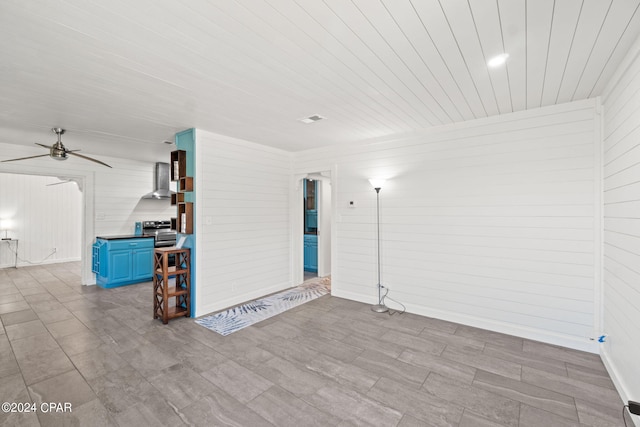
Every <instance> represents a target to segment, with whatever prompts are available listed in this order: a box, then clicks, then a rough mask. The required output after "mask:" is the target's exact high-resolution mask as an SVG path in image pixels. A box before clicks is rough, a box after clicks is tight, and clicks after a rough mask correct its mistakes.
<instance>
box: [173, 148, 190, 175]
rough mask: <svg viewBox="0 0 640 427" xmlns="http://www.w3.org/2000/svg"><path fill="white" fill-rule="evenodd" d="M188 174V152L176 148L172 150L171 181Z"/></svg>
mask: <svg viewBox="0 0 640 427" xmlns="http://www.w3.org/2000/svg"><path fill="white" fill-rule="evenodd" d="M186 175H187V152H186V151H184V150H176V151H172V152H171V181H178V180H180V178H181V177H183V176H186Z"/></svg>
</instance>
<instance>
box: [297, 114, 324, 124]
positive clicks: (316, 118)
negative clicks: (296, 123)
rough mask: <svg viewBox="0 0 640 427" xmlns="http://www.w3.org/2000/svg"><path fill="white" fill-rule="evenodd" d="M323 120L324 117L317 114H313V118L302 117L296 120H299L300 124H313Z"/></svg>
mask: <svg viewBox="0 0 640 427" xmlns="http://www.w3.org/2000/svg"><path fill="white" fill-rule="evenodd" d="M324 119H326V117H322V116H321V115H319V114H314V115H313V116H309V117H304V118H302V119H298V120H300V121H301V122H302V123H315V122H319V121H320V120H324Z"/></svg>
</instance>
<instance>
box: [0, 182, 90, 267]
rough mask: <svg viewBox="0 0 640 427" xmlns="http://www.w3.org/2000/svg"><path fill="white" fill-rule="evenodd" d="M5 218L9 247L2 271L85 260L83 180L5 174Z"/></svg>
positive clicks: (1, 256)
mask: <svg viewBox="0 0 640 427" xmlns="http://www.w3.org/2000/svg"><path fill="white" fill-rule="evenodd" d="M0 220H1V221H0V222H2V223H3V224H4V225H2V228H3V233H4V234H3V236H2V243H4V244H5V245H4V246H6V247H3V248H2V249H6V250H0V268H1V267H7V266H9V264H11V266H15V267H18V266H27V265H40V264H49V263H61V262H70V261H80V260H81V259H82V220H83V193H82V181H81V180H80V179H78V178H75V177H69V176H50V175H44V174H28V173H4V172H0ZM7 257H9V258H11V259H10V261H11V262H8V260H7Z"/></svg>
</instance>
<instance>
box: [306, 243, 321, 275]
mask: <svg viewBox="0 0 640 427" xmlns="http://www.w3.org/2000/svg"><path fill="white" fill-rule="evenodd" d="M304 270H305V271H313V272H314V273H315V272H317V271H318V236H317V235H315V234H305V235H304Z"/></svg>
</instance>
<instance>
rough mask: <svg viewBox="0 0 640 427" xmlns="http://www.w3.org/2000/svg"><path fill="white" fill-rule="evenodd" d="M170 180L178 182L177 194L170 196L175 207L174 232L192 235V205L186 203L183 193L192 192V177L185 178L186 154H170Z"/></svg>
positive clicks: (181, 152) (177, 152)
mask: <svg viewBox="0 0 640 427" xmlns="http://www.w3.org/2000/svg"><path fill="white" fill-rule="evenodd" d="M171 179H172V180H173V181H177V182H178V188H177V190H178V191H177V192H176V193H175V194H172V195H171V204H172V205H174V206H177V207H178V209H177V211H178V217H177V219H176V224H175V230H176V231H177V232H178V233H180V234H193V203H191V202H187V199H188V198H186V197H185V193H189V192H192V191H193V184H194V183H193V177H191V176H187V152H186V151H185V150H175V151H172V152H171Z"/></svg>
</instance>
